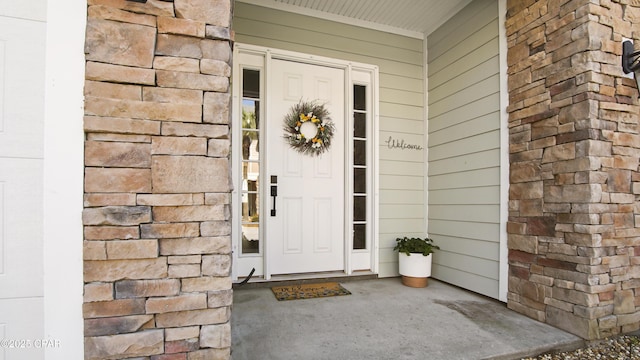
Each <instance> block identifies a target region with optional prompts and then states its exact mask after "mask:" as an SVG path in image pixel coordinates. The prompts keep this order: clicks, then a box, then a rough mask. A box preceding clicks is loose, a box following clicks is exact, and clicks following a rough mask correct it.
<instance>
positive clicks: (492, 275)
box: [427, 1, 500, 298]
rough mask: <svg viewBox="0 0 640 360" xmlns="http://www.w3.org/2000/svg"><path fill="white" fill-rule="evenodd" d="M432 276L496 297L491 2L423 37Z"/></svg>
mask: <svg viewBox="0 0 640 360" xmlns="http://www.w3.org/2000/svg"><path fill="white" fill-rule="evenodd" d="M427 46H428V51H427V54H428V84H429V120H428V121H429V127H428V128H429V130H428V131H429V146H428V154H429V157H428V163H429V168H428V174H429V188H428V191H429V209H428V210H429V211H428V214H429V215H428V217H429V218H428V228H429V235H430V236H431V237H433V238H434V239H435V240H436V242H437V243H438V244H439V245H440V247H441V250H440V251H438V252H437V254H436V256H435V257H434V267H433V276H434V277H435V278H438V279H441V280H443V281H446V282H449V283H452V284H455V285H458V286H461V287H463V288H467V289H470V290H473V291H476V292H478V293H481V294H484V295H487V296H490V297H494V298H497V297H498V278H499V253H500V250H499V230H500V216H499V215H500V116H499V89H500V84H499V81H500V78H499V76H500V75H499V63H498V49H499V45H498V4H497V1H474V2H472V3H471V4H470V5H469V6H467V7H466V8H464V9H463V10H462V11H461V12H460V13H458V14H457V15H455V16H454V17H453V18H452V19H450V20H449V21H448V22H447V23H445V24H444V25H443V26H442V27H440V28H439V29H438V30H436V31H435V32H433V33H432V34H431V35H430V36H429V37H428V39H427Z"/></svg>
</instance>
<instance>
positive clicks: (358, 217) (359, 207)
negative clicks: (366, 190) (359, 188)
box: [353, 196, 367, 221]
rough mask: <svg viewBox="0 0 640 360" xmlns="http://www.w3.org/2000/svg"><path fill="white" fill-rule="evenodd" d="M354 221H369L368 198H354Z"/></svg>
mask: <svg viewBox="0 0 640 360" xmlns="http://www.w3.org/2000/svg"><path fill="white" fill-rule="evenodd" d="M353 220H354V221H366V220H367V197H366V196H354V197H353Z"/></svg>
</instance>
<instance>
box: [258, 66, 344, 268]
mask: <svg viewBox="0 0 640 360" xmlns="http://www.w3.org/2000/svg"><path fill="white" fill-rule="evenodd" d="M270 80H271V84H270V85H269V94H268V97H269V99H270V100H269V104H268V110H267V112H268V117H267V128H266V132H267V134H266V136H267V144H266V147H267V149H266V155H267V159H266V161H267V179H271V184H267V186H277V196H276V197H275V210H276V211H275V216H271V215H273V214H272V213H271V211H270V210H269V211H267V215H268V216H267V223H266V225H267V229H266V246H267V247H268V251H267V262H268V264H269V265H268V267H269V272H270V273H271V274H292V273H307V272H321V271H335V270H344V183H345V181H344V180H345V179H344V161H345V154H344V135H345V121H344V114H345V110H344V105H345V104H344V101H345V100H344V70H342V69H336V68H329V67H323V66H318V65H310V64H303V63H298V62H292V61H285V60H276V59H274V60H272V66H271V70H270ZM301 100H302V101H317V102H318V103H319V104H323V105H324V106H325V107H326V108H327V109H328V110H329V113H330V115H331V120H332V121H333V122H334V123H335V127H336V131H335V133H334V137H333V139H332V145H331V148H330V149H329V150H328V151H326V152H325V153H323V154H322V155H321V156H313V155H302V154H300V153H299V152H297V151H296V150H294V149H291V148H290V147H289V145H288V143H287V141H286V139H285V138H284V132H283V125H284V117H285V115H286V114H287V113H288V112H289V110H290V109H291V107H292V106H294V105H295V104H297V103H298V102H300V101H301ZM265 193H267V191H265ZM268 193H269V195H271V192H270V191H269V192H268ZM273 202H274V198H273V197H271V196H270V197H269V199H265V204H269V206H270V207H271V208H273V207H274V203H273Z"/></svg>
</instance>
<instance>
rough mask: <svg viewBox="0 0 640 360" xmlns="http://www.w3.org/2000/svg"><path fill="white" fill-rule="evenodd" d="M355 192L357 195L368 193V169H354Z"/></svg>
mask: <svg viewBox="0 0 640 360" xmlns="http://www.w3.org/2000/svg"><path fill="white" fill-rule="evenodd" d="M353 192H355V193H356V194H364V193H366V192H367V169H362V168H355V169H353Z"/></svg>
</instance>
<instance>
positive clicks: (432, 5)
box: [236, 0, 471, 39]
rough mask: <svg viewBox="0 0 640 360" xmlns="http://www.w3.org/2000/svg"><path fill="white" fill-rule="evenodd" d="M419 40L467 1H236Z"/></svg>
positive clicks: (468, 0) (467, 0)
mask: <svg viewBox="0 0 640 360" xmlns="http://www.w3.org/2000/svg"><path fill="white" fill-rule="evenodd" d="M236 1H240V2H244V3H249V4H254V5H259V6H264V7H269V8H274V9H279V10H284V11H290V12H295V13H299V14H302V15H309V16H314V17H319V18H324V19H327V20H332V21H338V22H342V23H347V24H352V25H356V26H362V27H367V28H371V29H376V30H381V31H386V32H390V33H394V34H399V35H404V36H410V37H414V38H419V39H423V38H425V37H426V36H427V35H429V34H430V33H431V32H432V31H434V30H435V29H437V28H438V27H439V26H440V25H442V24H443V23H444V22H445V21H446V20H448V19H449V18H450V17H451V16H453V15H454V14H455V13H457V12H458V11H460V10H461V9H462V8H463V7H465V6H466V5H467V4H469V2H471V0H236Z"/></svg>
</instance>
